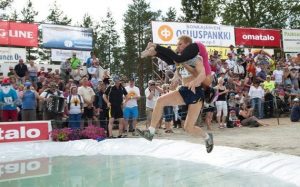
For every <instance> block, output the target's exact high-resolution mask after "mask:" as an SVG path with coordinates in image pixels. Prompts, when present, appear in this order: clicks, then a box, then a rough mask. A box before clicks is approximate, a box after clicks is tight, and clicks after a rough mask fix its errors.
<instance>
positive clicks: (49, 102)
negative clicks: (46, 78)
mask: <svg viewBox="0 0 300 187" xmlns="http://www.w3.org/2000/svg"><path fill="white" fill-rule="evenodd" d="M52 96H57V97H60V98H63V94H62V92H61V91H59V90H58V86H57V84H56V83H55V82H50V83H49V86H48V89H45V90H44V91H43V92H42V93H41V94H40V102H42V103H43V105H42V106H43V109H42V110H43V120H53V122H52V125H53V127H54V128H62V124H63V123H62V117H63V111H56V110H55V109H54V107H53V105H54V103H56V104H58V103H59V101H55V99H54V98H53V97H52ZM60 104H62V103H60Z"/></svg>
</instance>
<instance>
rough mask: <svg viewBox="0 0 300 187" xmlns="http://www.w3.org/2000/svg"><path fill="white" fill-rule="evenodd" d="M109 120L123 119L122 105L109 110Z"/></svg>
mask: <svg viewBox="0 0 300 187" xmlns="http://www.w3.org/2000/svg"><path fill="white" fill-rule="evenodd" d="M109 118H114V119H118V118H123V110H122V106H121V105H118V106H113V105H112V106H111V107H110V109H109Z"/></svg>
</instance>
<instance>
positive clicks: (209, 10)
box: [181, 0, 217, 23]
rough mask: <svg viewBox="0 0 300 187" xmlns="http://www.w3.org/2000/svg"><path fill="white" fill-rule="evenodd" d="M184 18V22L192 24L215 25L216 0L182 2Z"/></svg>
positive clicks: (187, 0) (182, 0) (188, 0)
mask: <svg viewBox="0 0 300 187" xmlns="http://www.w3.org/2000/svg"><path fill="white" fill-rule="evenodd" d="M181 4H182V9H181V10H182V11H183V13H184V15H185V16H184V17H182V18H181V20H182V21H185V22H192V23H215V21H214V20H215V18H216V9H217V1H216V0H181Z"/></svg>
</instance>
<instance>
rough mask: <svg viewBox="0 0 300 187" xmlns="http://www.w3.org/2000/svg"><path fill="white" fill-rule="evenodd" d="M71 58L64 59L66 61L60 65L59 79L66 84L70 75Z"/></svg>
mask: <svg viewBox="0 0 300 187" xmlns="http://www.w3.org/2000/svg"><path fill="white" fill-rule="evenodd" d="M70 60H71V58H68V59H66V61H64V62H62V63H61V65H60V77H61V79H62V80H64V81H65V82H67V81H68V80H69V79H70V73H71V62H70Z"/></svg>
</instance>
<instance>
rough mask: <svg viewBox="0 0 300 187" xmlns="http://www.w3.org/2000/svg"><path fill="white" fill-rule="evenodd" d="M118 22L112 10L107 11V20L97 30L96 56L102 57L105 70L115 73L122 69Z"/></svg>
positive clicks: (103, 20)
mask: <svg viewBox="0 0 300 187" xmlns="http://www.w3.org/2000/svg"><path fill="white" fill-rule="evenodd" d="M115 26H116V21H115V20H114V18H113V17H112V13H111V11H110V10H108V11H107V14H106V18H105V19H102V21H101V24H100V25H98V26H97V28H96V29H95V32H96V37H97V38H96V41H95V54H97V55H98V56H99V57H100V61H101V64H102V67H103V68H105V69H106V68H110V71H111V73H114V72H116V71H117V69H119V67H120V58H119V56H120V55H119V53H120V49H118V46H119V35H118V32H117V31H116V29H115Z"/></svg>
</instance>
